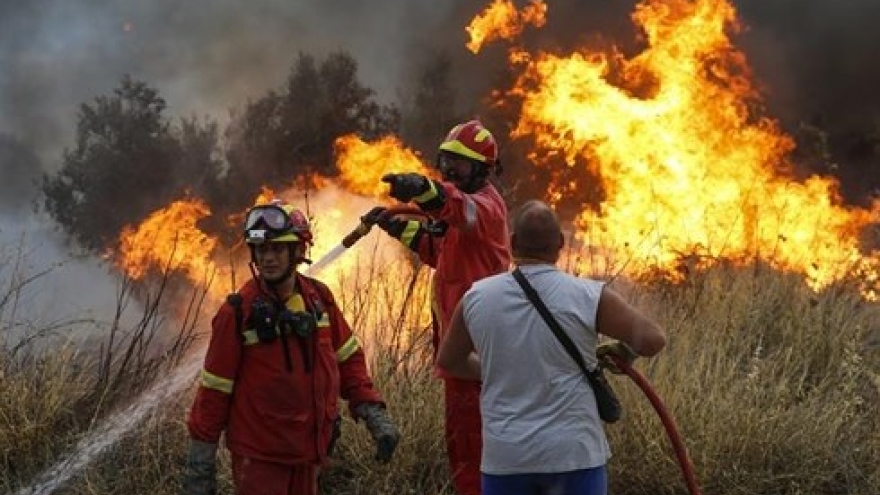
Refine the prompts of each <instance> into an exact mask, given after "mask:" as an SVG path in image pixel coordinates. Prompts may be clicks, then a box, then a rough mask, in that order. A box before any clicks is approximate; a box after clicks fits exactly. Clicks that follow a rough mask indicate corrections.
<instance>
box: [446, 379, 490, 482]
mask: <svg viewBox="0 0 880 495" xmlns="http://www.w3.org/2000/svg"><path fill="white" fill-rule="evenodd" d="M443 385H444V391H445V397H446V453H447V455H448V456H449V469H450V472H451V474H452V484H453V486H454V487H455V491H456V493H457V494H458V495H480V456H481V455H482V451H483V442H482V435H481V423H480V382H477V381H473V380H459V379H457V378H443Z"/></svg>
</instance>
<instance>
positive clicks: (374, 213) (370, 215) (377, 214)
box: [361, 206, 391, 230]
mask: <svg viewBox="0 0 880 495" xmlns="http://www.w3.org/2000/svg"><path fill="white" fill-rule="evenodd" d="M390 219H391V215H389V214H388V208H385V207H384V206H376V207H374V208H373V209H372V210H370V211H368V212H367V213H366V214H364V215H363V216H361V222H363V223H365V224H367V225H378V226H379V227H381V228H382V229H383V230H386V227H384V226H383V224H385V225H388V221H389V220H390Z"/></svg>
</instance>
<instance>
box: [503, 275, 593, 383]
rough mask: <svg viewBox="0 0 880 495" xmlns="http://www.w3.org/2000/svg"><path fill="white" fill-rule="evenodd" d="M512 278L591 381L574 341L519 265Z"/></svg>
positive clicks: (591, 376)
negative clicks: (551, 312)
mask: <svg viewBox="0 0 880 495" xmlns="http://www.w3.org/2000/svg"><path fill="white" fill-rule="evenodd" d="M513 278H515V279H516V281H517V282H519V285H520V287H522V289H523V292H525V293H526V296H527V297H528V298H529V300H530V301H531V302H532V304H533V305H534V306H535V308H536V309H537V310H538V313H540V314H541V317H542V318H544V321H545V322H547V326H549V327H550V330H552V331H553V335H556V338H557V339H558V340H559V342H560V343H561V344H562V347H565V350H566V351H567V352H568V354H569V355H570V356H571V358H572V359H574V362H576V363H577V365H578V367H579V368H580V369H581V371H583V372H584V374H585V375H587V378H589V379H590V383H592V382H593V375H592V374H591V373H590V372H588V371H587V365H586V364H584V357H583V356H581V353H580V352H578V350H577V348H576V347H575V346H574V342H572V341H571V339H570V338H569V337H568V335H567V334H566V333H565V332H564V331H563V330H562V328H561V327H560V326H559V322H557V321H556V318H554V317H553V315H552V314H550V310H549V309H547V306H546V305H545V304H544V301H543V300H541V296H539V295H538V292H537V291H535V288H534V287H532V285H531V284H530V283H529V281H528V280H526V277H525V275H523V274H522V272H521V271H520V270H519V267H517V268H516V269H514V270H513Z"/></svg>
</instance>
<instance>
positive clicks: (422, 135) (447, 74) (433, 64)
mask: <svg viewBox="0 0 880 495" xmlns="http://www.w3.org/2000/svg"><path fill="white" fill-rule="evenodd" d="M426 60H427V62H426V64H425V65H424V66H423V67H421V68H420V69H419V72H418V75H417V77H416V84H415V88H414V89H413V95H412V97H411V98H410V101H409V105H407V112H406V115H405V117H404V119H403V120H404V125H403V129H402V138H403V140H404V141H405V142H406V143H407V144H408V145H409V146H410V147H411V148H413V149H414V150H416V151H418V152H419V153H421V154H422V155H423V156H425V157H427V158H428V159H429V160H431V159H433V158H434V155H435V154H436V152H437V146H438V145H439V144H440V140H441V139H443V137H444V136H445V135H446V133H447V132H449V129H451V128H452V126H454V125H455V124H457V123H459V122H460V121H462V120H463V118H462V116H461V115H459V114H458V113H457V112H456V91H455V89H454V87H453V85H452V59H451V58H450V57H449V55H448V54H446V53H437V54H435V55H434V56H432V57H426Z"/></svg>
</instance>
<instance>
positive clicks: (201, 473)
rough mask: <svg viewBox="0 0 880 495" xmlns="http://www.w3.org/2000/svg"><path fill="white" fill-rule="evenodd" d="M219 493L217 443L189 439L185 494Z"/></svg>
mask: <svg viewBox="0 0 880 495" xmlns="http://www.w3.org/2000/svg"><path fill="white" fill-rule="evenodd" d="M216 493H217V444H215V443H207V442H200V441H198V440H192V439H191V440H190V441H189V450H188V451H187V454H186V470H185V472H184V475H183V495H215V494H216Z"/></svg>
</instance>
